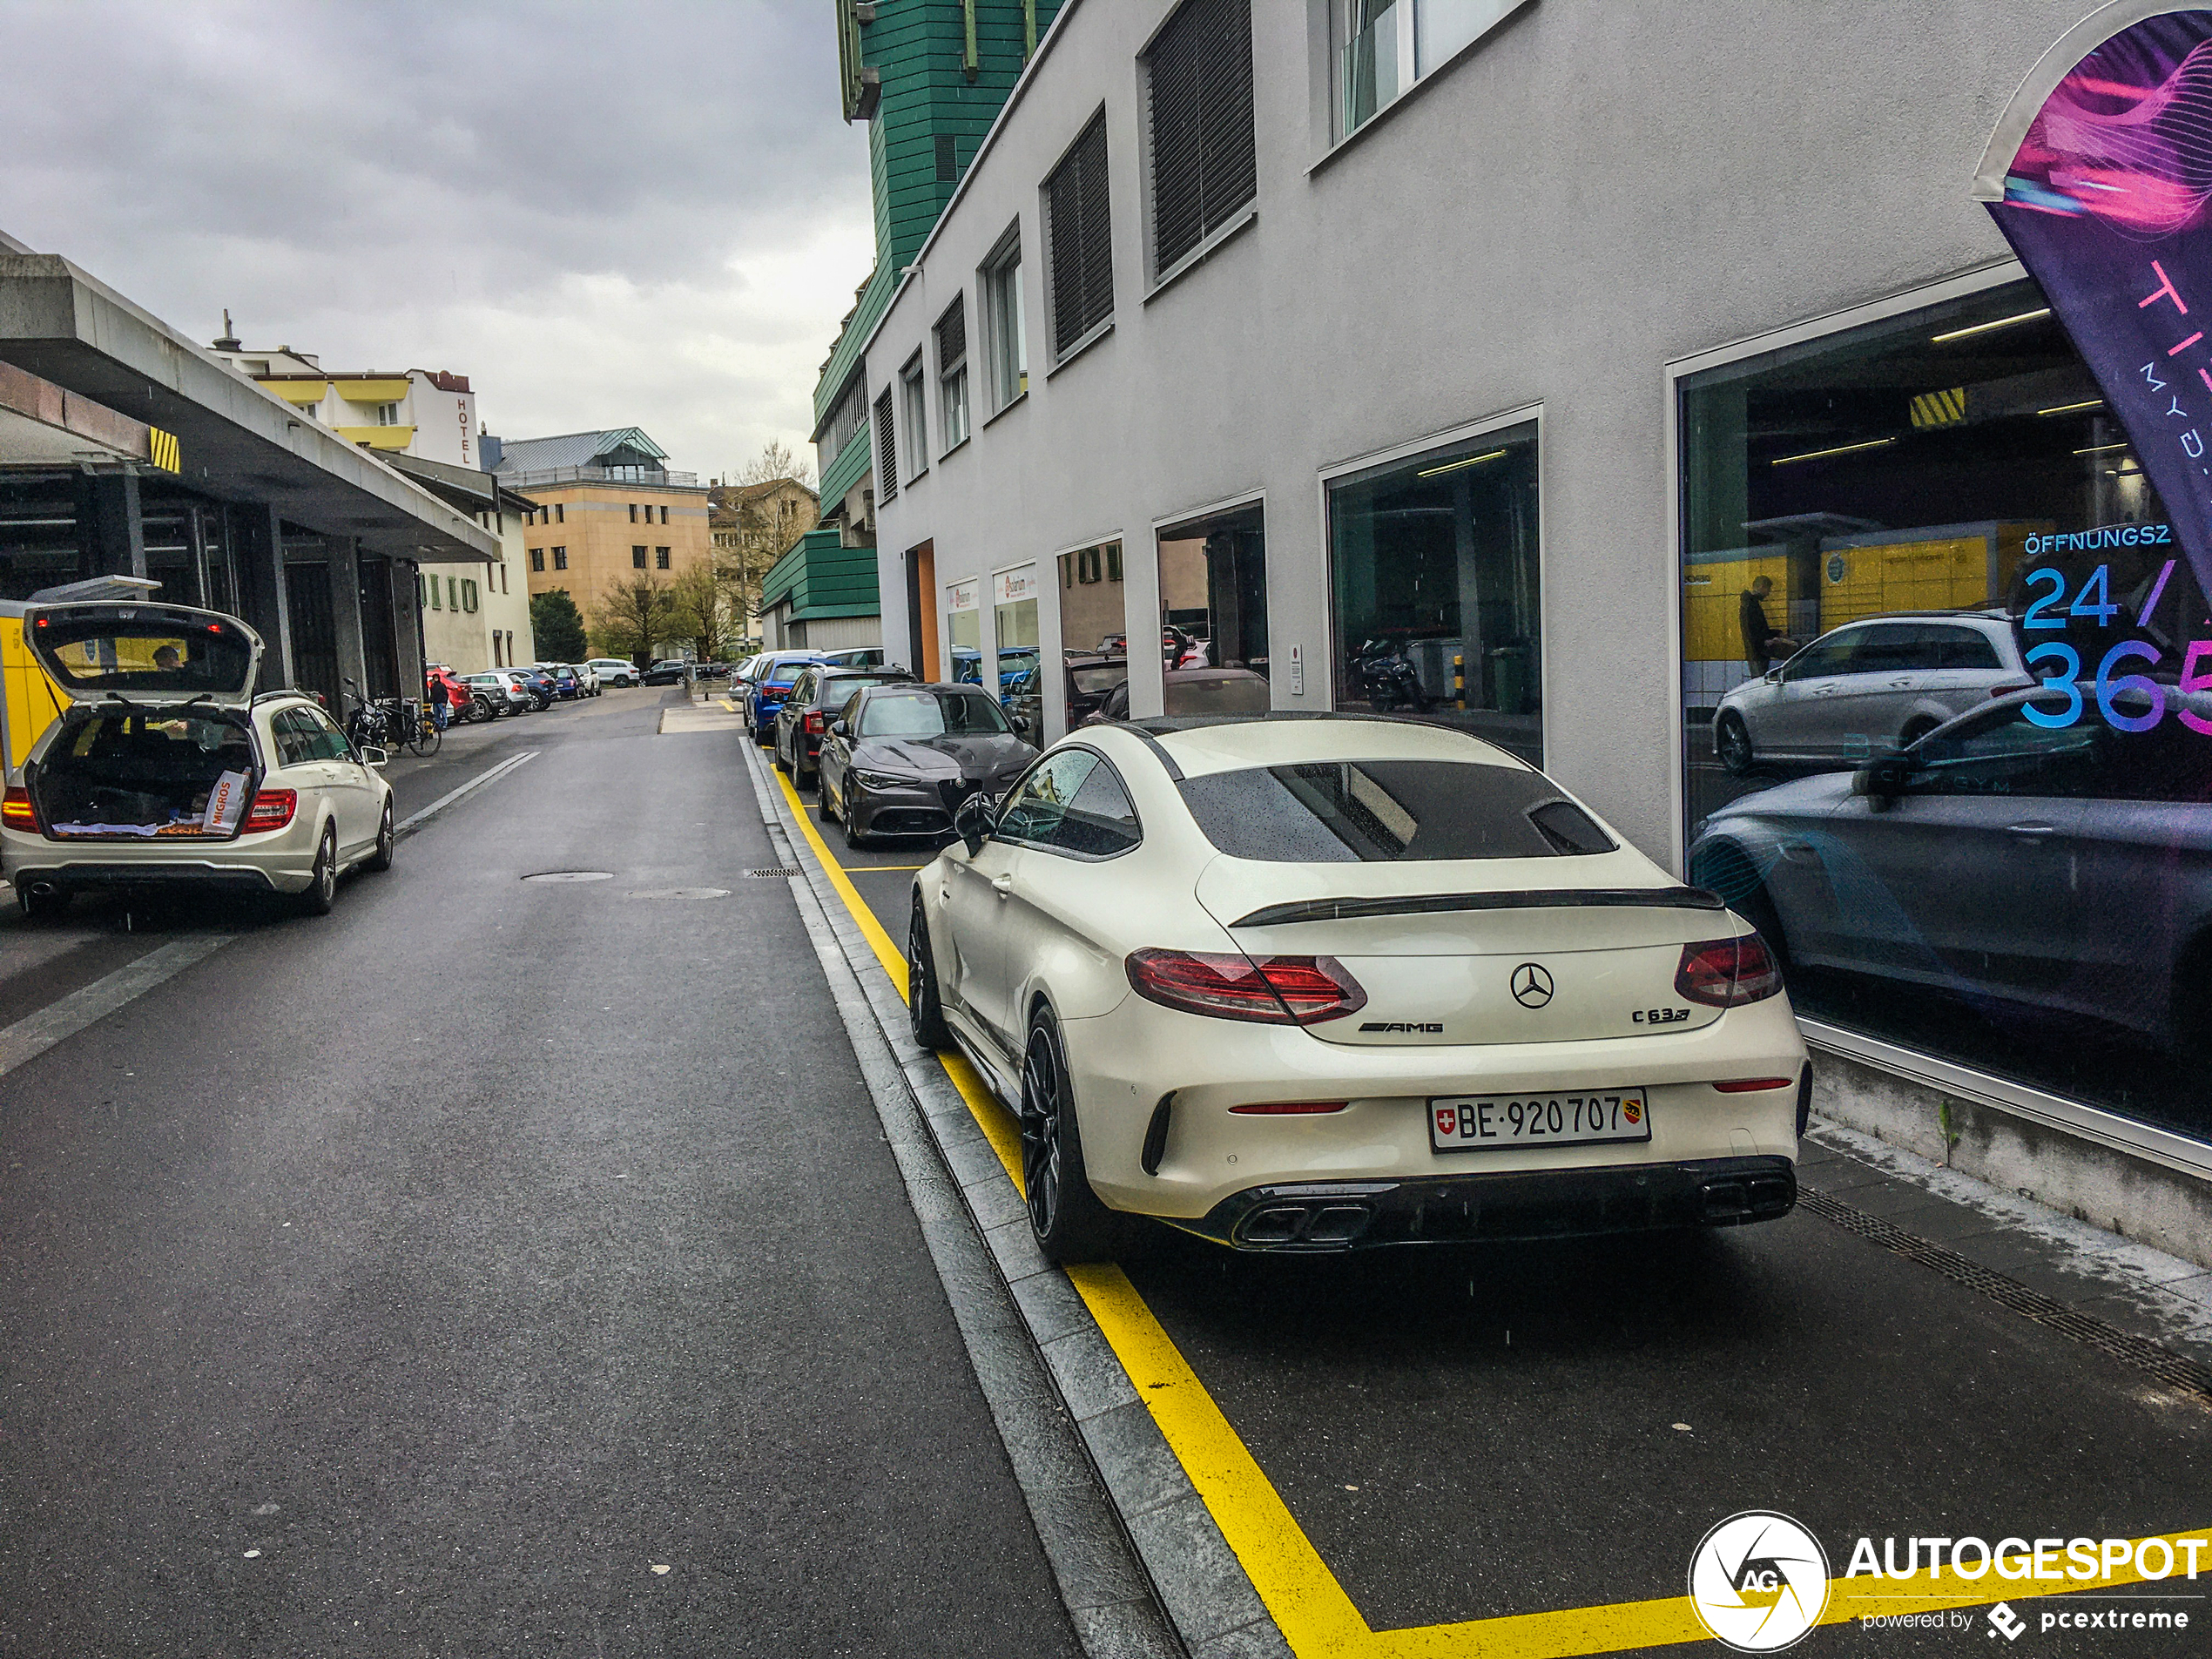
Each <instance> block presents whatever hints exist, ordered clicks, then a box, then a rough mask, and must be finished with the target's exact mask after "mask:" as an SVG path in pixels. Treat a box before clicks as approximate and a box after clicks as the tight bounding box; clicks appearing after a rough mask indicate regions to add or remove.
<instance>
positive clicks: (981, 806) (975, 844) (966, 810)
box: [953, 794, 991, 859]
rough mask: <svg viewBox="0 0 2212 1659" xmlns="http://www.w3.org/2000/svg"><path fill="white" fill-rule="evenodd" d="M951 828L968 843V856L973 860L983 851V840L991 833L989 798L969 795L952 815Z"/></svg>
mask: <svg viewBox="0 0 2212 1659" xmlns="http://www.w3.org/2000/svg"><path fill="white" fill-rule="evenodd" d="M953 828H954V832H956V833H958V834H959V836H960V839H961V840H963V841H965V842H967V843H968V857H970V858H971V859H972V858H974V856H975V855H976V854H977V853H981V851H982V850H983V840H984V838H985V837H986V836H988V835H989V834H990V833H991V798H990V797H989V796H988V795H981V794H977V795H970V796H969V797H968V799H966V800H964V801H962V802H961V804H960V809H959V810H958V811H957V812H955V813H954V814H953Z"/></svg>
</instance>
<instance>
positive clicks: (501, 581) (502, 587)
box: [499, 563, 511, 593]
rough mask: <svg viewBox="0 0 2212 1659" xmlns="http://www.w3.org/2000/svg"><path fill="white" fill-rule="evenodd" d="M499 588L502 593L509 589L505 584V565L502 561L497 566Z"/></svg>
mask: <svg viewBox="0 0 2212 1659" xmlns="http://www.w3.org/2000/svg"><path fill="white" fill-rule="evenodd" d="M499 590H500V591H501V592H502V593H507V592H509V591H511V590H509V587H508V585H507V566H506V565H505V564H504V563H502V564H501V565H500V567H499Z"/></svg>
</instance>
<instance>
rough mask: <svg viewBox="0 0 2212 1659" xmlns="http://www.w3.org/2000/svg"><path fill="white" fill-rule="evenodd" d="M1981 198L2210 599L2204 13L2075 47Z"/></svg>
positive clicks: (2209, 112)
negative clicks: (1991, 191) (2086, 373)
mask: <svg viewBox="0 0 2212 1659" xmlns="http://www.w3.org/2000/svg"><path fill="white" fill-rule="evenodd" d="M2014 119H2015V115H2014V113H2013V112H2008V115H2007V121H2008V122H2009V121H2013V120H2014ZM2011 130H2012V131H2013V132H2018V131H2019V128H2018V126H2017V125H2013V127H2012V129H2011ZM1999 131H2000V133H2001V132H2004V131H2006V128H2005V126H2004V125H2000V129H1999ZM1987 205H1988V207H1989V211H1990V213H1991V215H1992V216H1993V217H1994V218H1995V219H1996V220H1997V227H1998V229H2000V231H2002V232H2003V233H2004V234H2005V238H2006V240H2007V241H2009V242H2010V243H2012V245H2013V251H2014V252H2015V253H2018V254H2019V255H2020V263H2021V264H2023V265H2025V266H2027V269H2028V272H2029V273H2030V274H2031V275H2033V277H2034V278H2035V280H2036V281H2037V282H2038V283H2040V285H2041V286H2042V289H2043V292H2044V293H2045V294H2046V295H2047V296H2048V298H2049V300H2050V302H2051V307H2052V309H2053V310H2054V312H2055V313H2056V314H2057V315H2058V320H2059V321H2060V323H2061V324H2063V325H2064V327H2065V328H2066V331H2067V334H2069V335H2070V336H2071V337H2072V338H2073V341H2074V346H2075V347H2076V348H2077V349H2079V350H2080V353H2081V355H2082V356H2083V358H2085V359H2086V360H2087V362H2088V365H2089V369H2090V372H2091V373H2092V374H2094V375H2095V376H2096V379H2097V384H2098V386H2099V387H2100V388H2102V390H2103V392H2104V395H2105V401H2107V403H2108V404H2110V406H2111V408H2112V412H2113V413H2114V415H2116V416H2118V417H2119V420H2120V422H2121V426H2122V427H2123V428H2125V429H2126V431H2127V433H2128V437H2129V438H2130V439H2131V440H2132V441H2133V442H2134V449H2135V455H2136V458H2137V459H2138V460H2139V461H2141V463H2142V467H2143V470H2144V472H2145V473H2147V474H2148V475H2149V478H2150V482H2151V483H2152V484H2153V486H2155V488H2156V489H2157V491H2158V493H2159V495H2160V496H2161V497H2162V498H2163V500H2164V502H2165V504H2166V510H2167V513H2168V517H2169V519H2170V522H2171V523H2172V524H2173V526H2174V533H2175V539H2176V540H2178V541H2179V542H2180V543H2181V545H2182V550H2183V551H2184V552H2185V553H2186V554H2187V555H2188V561H2189V564H2190V567H2191V568H2192V569H2193V570H2195V572H2196V578H2197V583H2198V585H2199V586H2200V587H2201V588H2202V590H2204V591H2205V592H2206V593H2208V594H2212V226H2208V223H2207V219H2208V212H2212V10H2188V11H2168V12H2164V13H2161V14H2160V15H2158V16H2155V17H2147V18H2144V19H2143V20H2142V21H2141V22H2138V23H2135V24H2132V25H2130V26H2128V27H2127V28H2124V29H2121V30H2120V31H2119V32H2118V33H2116V34H2114V35H2112V36H2110V37H2108V38H2107V39H2105V40H2104V41H2103V42H2102V43H2101V44H2097V45H2096V46H2095V47H2094V50H2092V51H2087V53H2086V54H2085V55H2084V56H2083V57H2080V60H2079V61H2078V62H2077V63H2076V64H2074V65H2073V67H2072V69H2071V70H2070V71H2069V72H2067V74H2066V75H2065V76H2064V78H2062V79H2060V81H2059V83H2058V84H2057V86H2056V87H2055V88H2054V89H2053V91H2051V92H2050V94H2049V95H2048V96H2047V98H2044V100H2043V102H2042V105H2041V107H2040V110H2038V111H2035V113H2034V116H2033V119H2032V120H2031V121H2030V122H2029V123H2028V125H2027V137H2026V138H2025V139H2024V140H2023V141H2022V142H2021V144H2020V147H2019V149H2018V151H2017V152H2015V153H2014V154H2013V157H2012V158H2011V159H2010V161H2009V164H2008V165H2006V166H2005V172H2004V199H2002V200H2001V201H1995V200H1993V201H1990V202H1989V203H1988V204H1987Z"/></svg>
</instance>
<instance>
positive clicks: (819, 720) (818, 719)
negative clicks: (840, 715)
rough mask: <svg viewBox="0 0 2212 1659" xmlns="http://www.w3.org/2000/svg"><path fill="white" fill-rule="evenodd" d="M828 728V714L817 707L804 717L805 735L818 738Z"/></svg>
mask: <svg viewBox="0 0 2212 1659" xmlns="http://www.w3.org/2000/svg"><path fill="white" fill-rule="evenodd" d="M828 730H829V716H827V715H826V714H824V713H823V712H822V711H820V710H819V709H817V710H815V711H814V712H813V713H812V714H810V715H808V716H807V717H806V735H807V736H808V737H810V738H819V737H820V736H822V735H823V734H824V733H825V732H827V731H828Z"/></svg>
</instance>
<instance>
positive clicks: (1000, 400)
mask: <svg viewBox="0 0 2212 1659" xmlns="http://www.w3.org/2000/svg"><path fill="white" fill-rule="evenodd" d="M1108 290H1109V291H1108V296H1107V303H1108V305H1109V308H1110V307H1111V305H1112V292H1111V278H1110V276H1109V283H1108ZM981 292H982V295H983V330H984V337H985V339H986V340H987V341H988V342H989V347H990V376H991V385H990V395H991V408H992V410H993V411H994V412H996V411H997V410H1000V409H1002V408H1005V407H1006V406H1007V405H1008V404H1009V403H1011V402H1013V401H1014V400H1015V398H1017V397H1020V396H1021V395H1022V394H1023V393H1024V392H1026V391H1028V389H1029V335H1028V327H1027V323H1026V320H1025V319H1026V314H1025V313H1024V311H1023V309H1022V227H1021V226H1019V225H1016V226H1014V227H1013V228H1012V229H1010V230H1008V232H1007V233H1006V235H1005V237H1004V238H1003V239H1001V241H1000V243H999V245H998V246H997V247H996V248H995V249H994V250H993V251H992V253H991V257H990V258H989V259H988V260H985V261H984V264H983V279H982V283H981Z"/></svg>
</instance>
